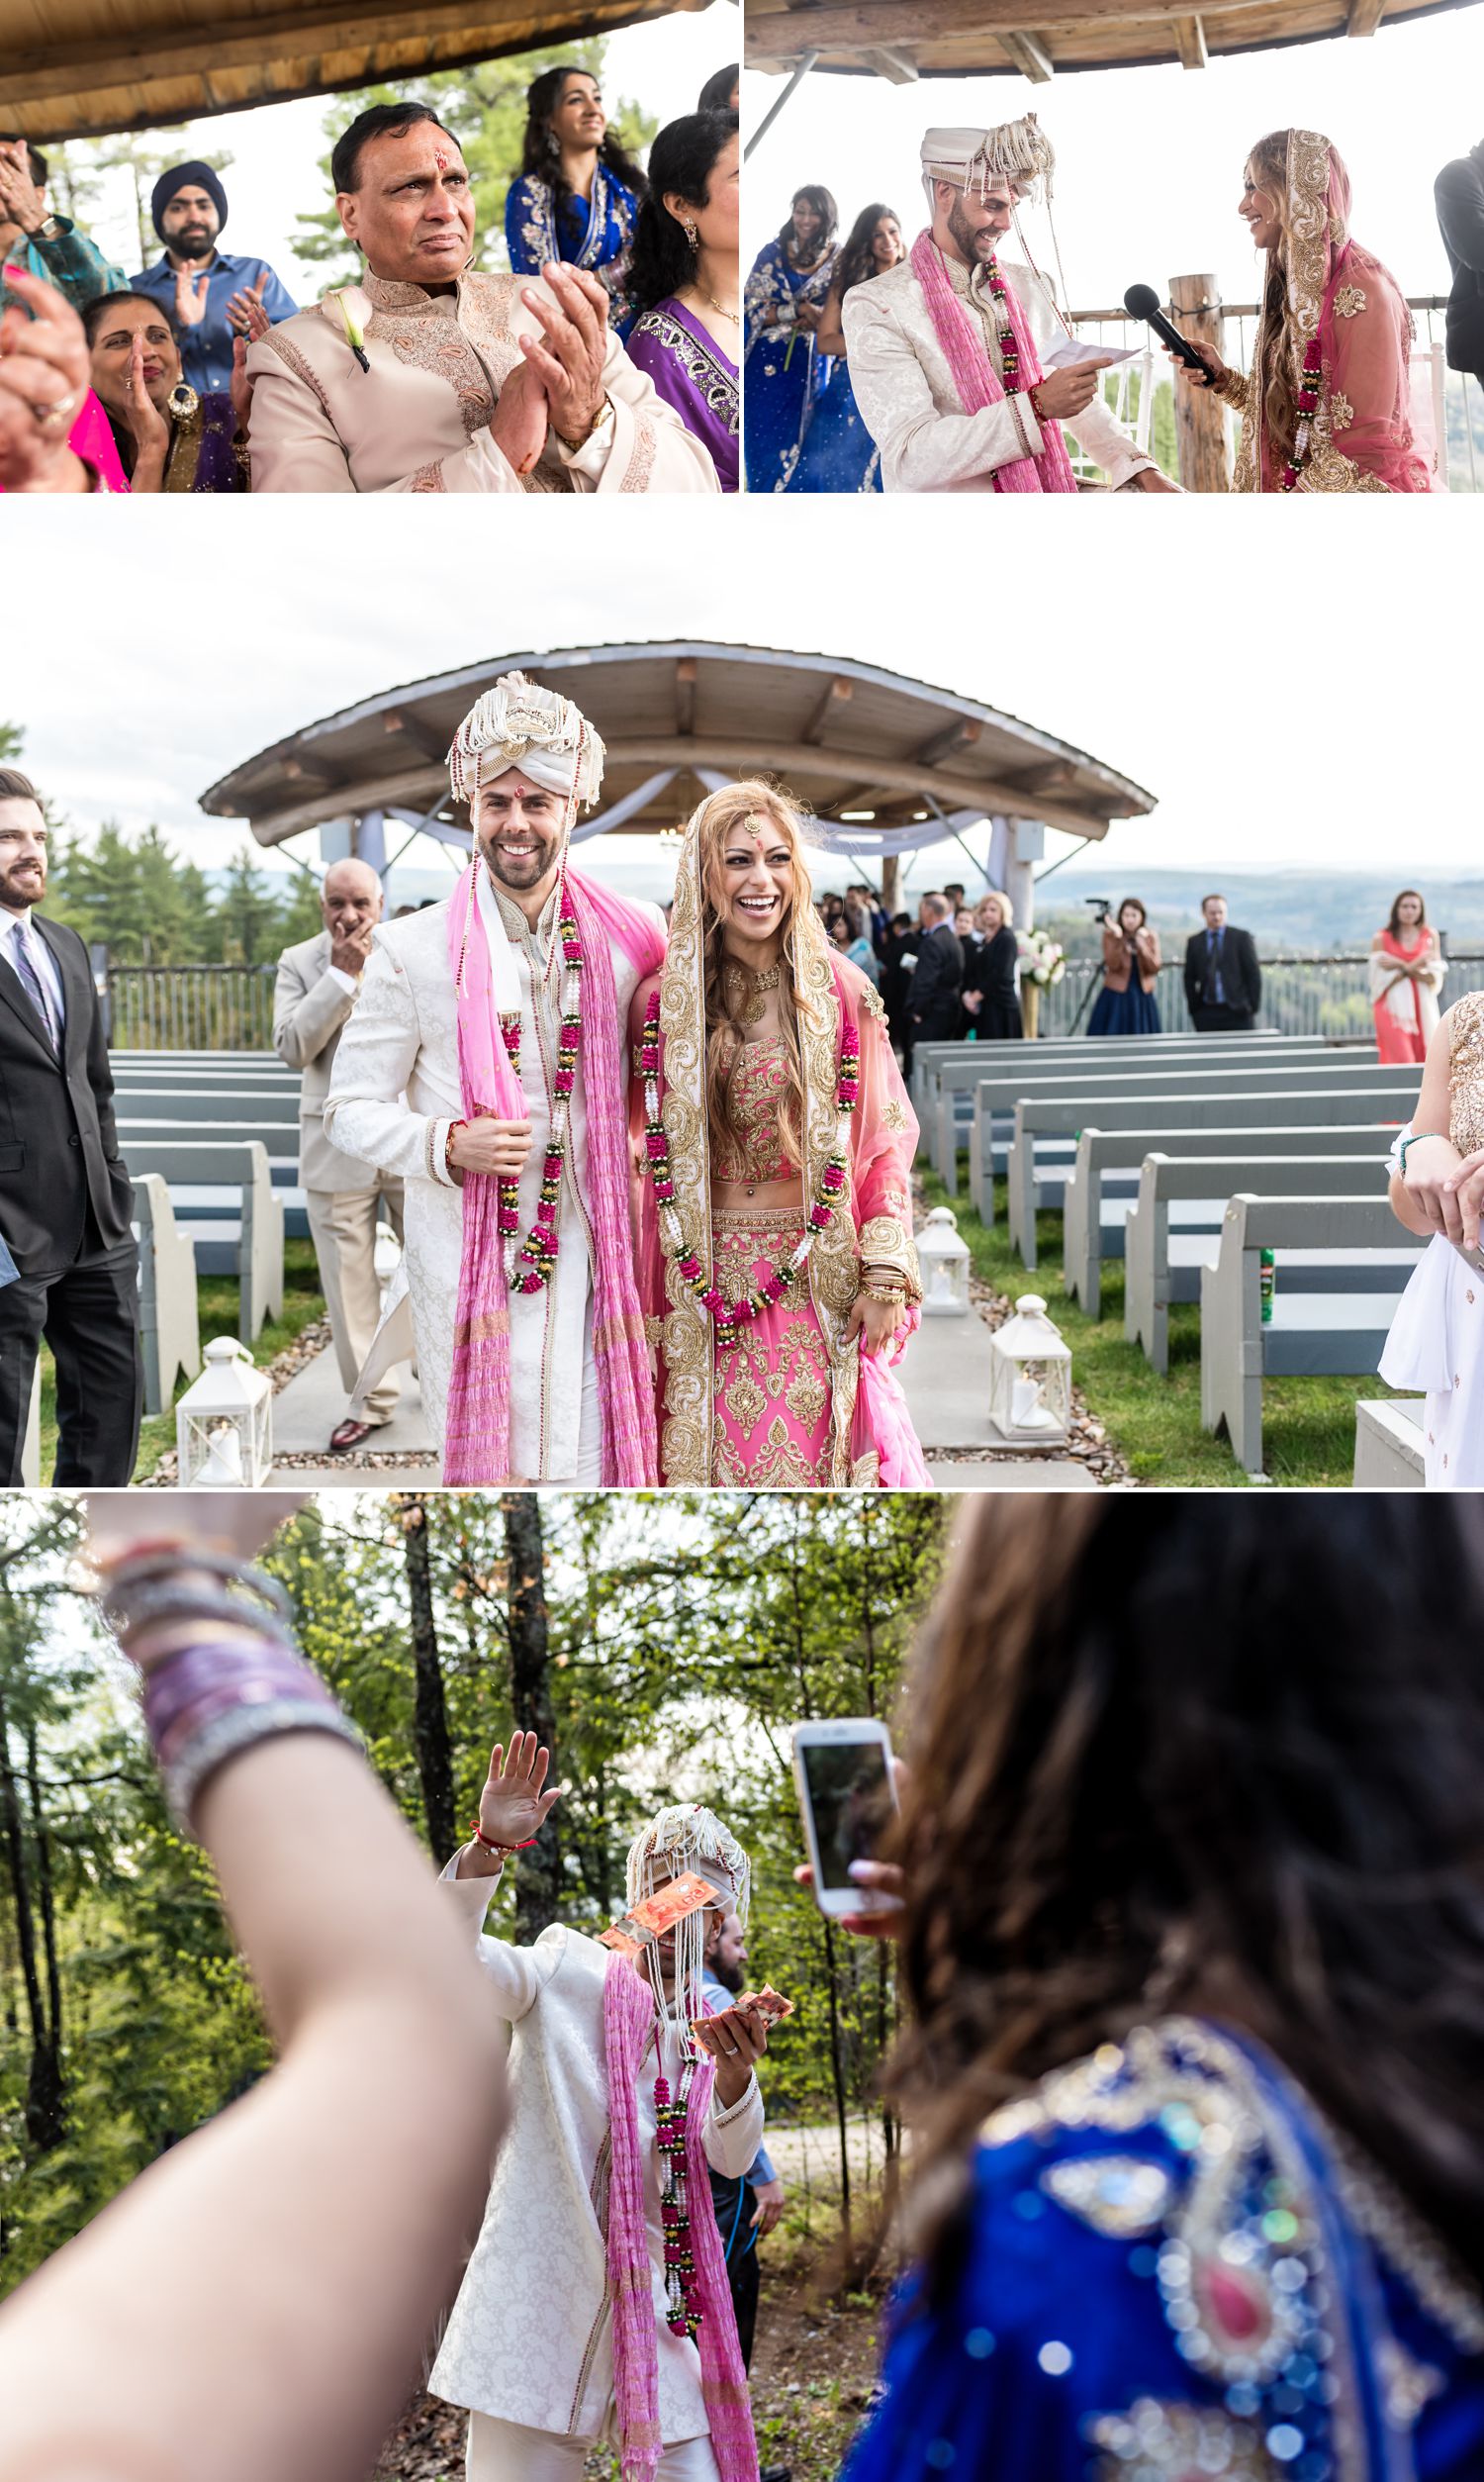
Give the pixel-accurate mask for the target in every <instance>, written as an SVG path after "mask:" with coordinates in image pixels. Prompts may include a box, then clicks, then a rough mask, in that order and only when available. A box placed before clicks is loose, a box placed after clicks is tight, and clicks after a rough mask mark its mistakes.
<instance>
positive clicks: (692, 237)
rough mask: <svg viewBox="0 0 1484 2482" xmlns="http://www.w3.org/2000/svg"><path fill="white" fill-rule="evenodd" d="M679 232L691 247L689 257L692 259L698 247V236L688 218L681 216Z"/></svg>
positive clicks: (690, 219) (691, 221)
mask: <svg viewBox="0 0 1484 2482" xmlns="http://www.w3.org/2000/svg"><path fill="white" fill-rule="evenodd" d="M681 231H682V233H684V235H685V237H686V239H687V241H688V242H689V243H690V245H691V255H692V257H693V258H694V257H695V255H696V251H697V250H698V249H699V247H700V235H699V233H698V231H697V230H696V225H695V223H694V222H693V220H692V218H691V217H690V216H682V218H681Z"/></svg>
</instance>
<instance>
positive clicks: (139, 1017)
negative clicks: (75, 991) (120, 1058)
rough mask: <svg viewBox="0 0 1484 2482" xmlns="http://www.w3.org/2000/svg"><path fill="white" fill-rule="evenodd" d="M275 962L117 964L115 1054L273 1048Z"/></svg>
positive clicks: (108, 993)
mask: <svg viewBox="0 0 1484 2482" xmlns="http://www.w3.org/2000/svg"><path fill="white" fill-rule="evenodd" d="M275 970H276V969H275V968H274V967H273V966H271V965H110V966H109V967H108V970H107V980H106V983H105V986H104V990H105V1003H106V1006H107V1011H108V1039H109V1041H110V1043H111V1044H112V1045H113V1046H114V1048H115V1050H116V1051H271V1050H272V1048H273V982H274V975H275Z"/></svg>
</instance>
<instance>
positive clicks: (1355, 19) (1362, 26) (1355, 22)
mask: <svg viewBox="0 0 1484 2482" xmlns="http://www.w3.org/2000/svg"><path fill="white" fill-rule="evenodd" d="M1385 13H1386V0H1350V6H1349V14H1348V16H1347V17H1346V19H1345V33H1346V34H1347V35H1373V34H1374V33H1375V31H1376V28H1377V27H1378V26H1379V25H1380V23H1381V20H1382V18H1383V17H1384V15H1385Z"/></svg>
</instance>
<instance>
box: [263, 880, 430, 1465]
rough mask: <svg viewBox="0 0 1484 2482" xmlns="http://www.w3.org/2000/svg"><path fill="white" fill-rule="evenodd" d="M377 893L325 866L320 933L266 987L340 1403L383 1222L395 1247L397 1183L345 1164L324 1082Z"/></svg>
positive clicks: (355, 1432) (373, 1303)
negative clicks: (288, 1081) (294, 1102)
mask: <svg viewBox="0 0 1484 2482" xmlns="http://www.w3.org/2000/svg"><path fill="white" fill-rule="evenodd" d="M381 908H382V885H381V881H380V880H379V879H378V877H377V875H376V873H375V871H374V870H373V869H372V868H371V865H370V863H369V862H358V861H356V860H354V859H349V860H346V861H342V862H331V864H330V866H329V868H328V870H327V871H326V872H325V885H324V887H323V889H322V890H321V894H320V910H321V913H322V914H323V916H324V919H325V928H324V929H323V930H321V931H317V932H316V933H315V936H314V938H313V939H301V940H300V941H299V943H298V945H297V946H296V947H293V948H285V950H284V952H283V955H282V956H281V957H280V958H279V960H278V979H277V982H276V983H275V985H274V987H273V1048H274V1050H275V1051H276V1052H277V1054H278V1056H279V1058H280V1060H285V1061H287V1063H288V1065H289V1067H290V1068H291V1069H297V1070H299V1072H300V1087H299V1179H300V1182H301V1184H302V1186H303V1189H304V1194H305V1200H306V1204H307V1206H308V1209H309V1227H310V1237H311V1239H312V1240H313V1242H314V1244H315V1256H316V1258H317V1259H318V1261H319V1264H320V1285H321V1289H322V1290H323V1292H324V1294H325V1306H326V1308H327V1309H328V1311H329V1330H330V1335H331V1337H332V1338H333V1340H334V1349H335V1358H336V1360H337V1361H338V1363H339V1366H340V1378H341V1381H342V1382H343V1384H344V1388H345V1393H346V1395H347V1397H348V1396H349V1395H350V1393H351V1391H352V1390H353V1388H354V1386H355V1384H356V1381H357V1379H358V1378H359V1376H360V1371H361V1365H362V1364H363V1362H364V1361H365V1359H366V1356H367V1354H368V1353H369V1352H370V1350H371V1340H372V1338H373V1336H374V1335H375V1333H376V1329H377V1323H378V1321H379V1319H380V1317H381V1285H380V1282H379V1281H378V1278H377V1273H376V1227H377V1224H378V1223H379V1221H380V1220H381V1218H382V1216H383V1215H385V1216H386V1218H387V1221H388V1222H389V1223H390V1224H391V1226H392V1229H393V1231H394V1232H395V1233H396V1235H397V1237H398V1239H399V1240H401V1238H402V1183H401V1182H400V1181H399V1180H397V1179H396V1178H395V1176H393V1175H392V1174H390V1173H385V1172H380V1171H378V1170H377V1168H376V1166H375V1165H373V1164H361V1163H356V1162H354V1161H353V1160H352V1158H351V1157H350V1156H349V1155H342V1154H341V1153H340V1151H339V1149H338V1147H335V1146H331V1144H330V1142H329V1140H328V1138H327V1137H326V1136H325V1097H326V1096H327V1095H328V1093H329V1075H330V1071H331V1069H332V1068H333V1067H334V1059H335V1053H336V1051H337V1050H338V1048H339V1042H340V1036H341V1034H342V1033H343V1031H344V1028H345V1024H346V1021H347V1019H348V1018H349V1015H350V1011H351V1009H352V1008H353V1007H354V1005H355V1000H356V994H357V993H358V991H359V990H360V987H361V976H362V975H363V973H364V972H365V970H366V964H367V960H368V959H369V957H370V954H371V937H372V933H373V932H374V930H375V928H376V925H377V923H378V922H379V921H380V919H381ZM397 1394H398V1379H397V1374H396V1372H395V1371H389V1372H388V1373H387V1375H386V1377H385V1378H384V1379H382V1380H380V1381H378V1383H377V1384H376V1386H375V1387H374V1388H373V1389H372V1390H371V1391H370V1393H369V1395H368V1396H367V1397H366V1399H365V1402H364V1405H363V1407H362V1410H361V1411H360V1412H359V1413H355V1414H347V1415H346V1416H345V1418H344V1420H343V1421H341V1422H337V1423H336V1425H335V1427H334V1429H333V1430H332V1431H331V1433H330V1435H329V1444H330V1447H331V1449H332V1450H334V1452H335V1453H336V1454H337V1455H342V1454H344V1453H345V1452H346V1451H347V1450H349V1449H351V1448H358V1447H359V1446H360V1443H361V1441H362V1440H363V1439H364V1438H365V1437H366V1435H367V1433H368V1431H371V1430H375V1429H378V1428H379V1427H380V1426H381V1424H382V1423H384V1422H389V1421H390V1420H391V1418H392V1409H393V1407H394V1405H395V1404H396V1402H397Z"/></svg>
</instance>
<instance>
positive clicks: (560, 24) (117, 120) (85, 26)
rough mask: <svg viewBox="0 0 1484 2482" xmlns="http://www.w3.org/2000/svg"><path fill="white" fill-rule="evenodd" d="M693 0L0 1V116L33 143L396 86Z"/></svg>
mask: <svg viewBox="0 0 1484 2482" xmlns="http://www.w3.org/2000/svg"><path fill="white" fill-rule="evenodd" d="M702 6H704V0H417V6H416V7H409V6H407V5H406V0H401V5H399V6H396V7H393V6H391V5H390V0H0V129H10V130H15V131H19V132H20V133H21V134H22V135H23V136H24V137H26V138H29V139H32V140H33V141H35V142H36V143H38V144H45V143H46V141H47V140H48V139H49V140H52V141H60V140H62V139H68V138H96V137H101V136H102V135H104V134H105V133H106V132H110V131H116V130H145V129H157V128H159V127H161V126H162V125H164V124H166V123H169V122H179V121H195V120H202V119H205V118H207V117H209V116H210V115H211V114H213V113H218V112H245V111H247V110H249V109H250V107H251V106H252V105H254V104H266V103H287V102H288V101H289V100H290V99H291V98H292V97H294V96H296V95H325V94H330V93H333V92H336V91H338V90H340V89H342V88H345V87H354V86H371V85H376V84H379V83H381V82H382V81H384V80H385V81H386V82H388V83H389V84H392V85H396V84H397V83H399V82H400V81H401V80H403V79H405V78H412V77H420V76H423V75H425V74H426V72H427V71H429V70H431V69H452V68H458V67H460V66H461V65H462V64H464V63H466V62H468V61H471V60H491V59H494V58H496V57H497V56H498V55H499V54H501V53H503V52H509V51H530V50H533V49H534V48H536V47H537V46H546V45H554V44H563V43H578V42H580V41H581V40H582V39H583V38H584V37H585V36H590V35H611V34H613V33H615V32H616V30H617V29H618V28H619V27H620V26H637V25H639V24H641V23H642V22H643V21H645V20H646V19H649V18H658V17H667V16H669V15H670V14H671V13H672V12H673V11H674V10H676V9H698V8H700V7H702Z"/></svg>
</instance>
